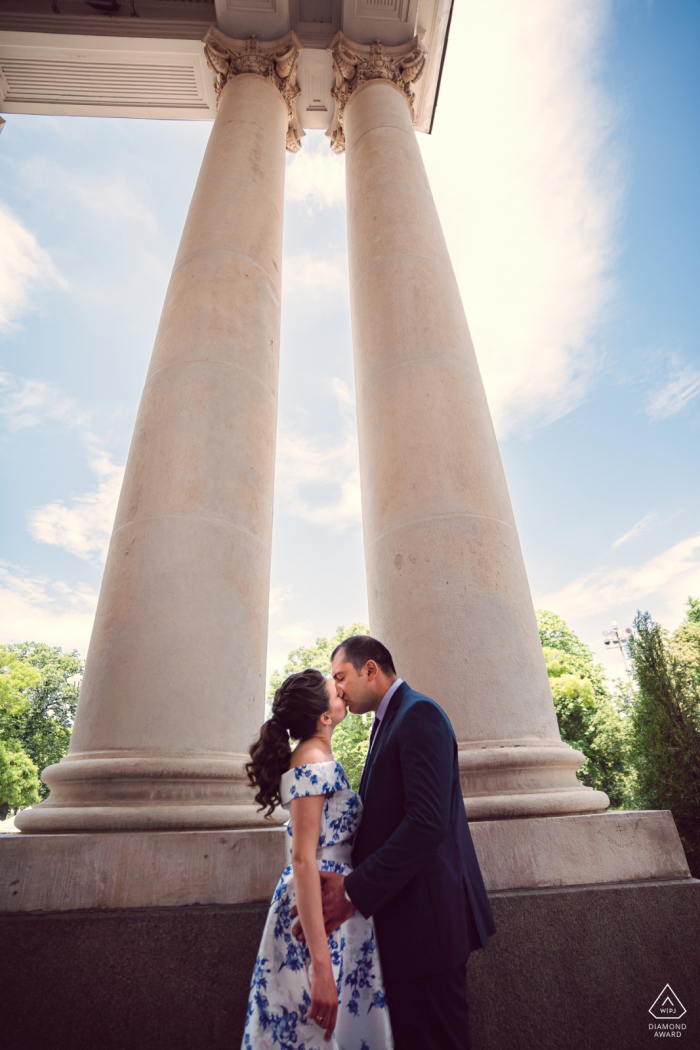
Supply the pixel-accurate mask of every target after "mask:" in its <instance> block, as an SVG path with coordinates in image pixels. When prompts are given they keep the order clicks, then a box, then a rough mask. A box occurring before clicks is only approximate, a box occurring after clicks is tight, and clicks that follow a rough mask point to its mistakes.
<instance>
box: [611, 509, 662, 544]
mask: <svg viewBox="0 0 700 1050" xmlns="http://www.w3.org/2000/svg"><path fill="white" fill-rule="evenodd" d="M657 518H658V514H647V515H645V516H644V517H643V518H641V519H640V520H639V521H638V522H637V523H636V524H635V525H633V526H632V528H631V529H630V530H629V532H626V533H625V534H624V535H623V536H620V537H618V539H616V540H615V542H614V543H613V545H612V546H613V547H621V546H622V544H623V543H628V542H629V541H630V540H633V539H636V538H637V536H639V535H641V533H642V532H646V530H647V529H648V528H649V526H650V525H651V524H652V522H654V521H656V519H657Z"/></svg>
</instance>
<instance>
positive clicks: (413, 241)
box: [330, 34, 608, 820]
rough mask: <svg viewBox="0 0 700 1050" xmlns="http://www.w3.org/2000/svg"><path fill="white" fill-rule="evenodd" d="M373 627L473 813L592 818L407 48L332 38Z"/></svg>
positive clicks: (592, 802) (415, 65)
mask: <svg viewBox="0 0 700 1050" xmlns="http://www.w3.org/2000/svg"><path fill="white" fill-rule="evenodd" d="M330 47H331V51H332V55H333V61H334V66H335V70H336V88H335V98H336V101H337V104H338V105H337V111H336V119H335V122H334V125H333V127H332V128H331V132H330V134H331V138H332V144H333V147H334V148H335V149H336V150H337V151H340V150H342V149H343V148H346V150H347V160H346V177H347V208H348V241H349V251H350V292H351V307H352V325H353V341H354V348H355V375H356V385H357V415H358V426H359V439H360V468H361V479H362V510H363V525H364V536H365V555H366V561H367V581H368V591H369V609H370V622H371V626H372V631H373V633H374V634H376V635H377V637H379V638H380V639H381V640H382V641H383V642H384V643H385V644H386V645H387V646H388V648H389V649H390V650H391V652H392V653H393V655H394V658H395V660H396V663H397V670H398V672H399V674H400V675H401V676H402V677H404V678H406V679H407V681H408V682H409V683H410V684H411V686H413V688H415V689H419V690H421V691H423V692H425V693H427V694H428V695H429V696H431V697H433V698H434V699H435V700H437V701H438V703H440V704H441V706H442V707H443V708H444V709H445V710H446V711H447V713H448V714H449V716H450V719H451V720H452V724H453V726H454V728H455V732H456V734H457V740H458V741H459V749H460V767H461V771H462V787H463V793H464V796H465V806H466V810H467V815H468V816H469V817H470V819H476V820H483V819H492V818H502V817H524V816H540V815H553V814H566V813H581V812H584V813H585V812H595V811H598V810H602V809H605V807H606V806H607V804H608V799H607V796H606V795H605V794H603V793H602V792H598V791H593V790H592V789H590V788H587V787H584V785H582V784H581V783H579V781H578V780H577V778H576V769H577V768H578V767H579V766H580V765H581V764H582V762H583V755H582V754H581V753H580V752H578V751H574V750H573V749H572V748H570V747H569V746H568V745H567V744H565V743H563V742H562V741H561V739H560V736H559V731H558V726H557V720H556V715H555V712H554V705H553V703H552V696H551V691H550V688H549V681H548V678H547V672H546V668H545V664H544V659H543V655H542V648H541V645H540V640H539V634H538V630H537V624H536V621H535V615H534V611H533V606H532V600H531V597H530V591H529V587H528V581H527V577H526V573H525V566H524V563H523V559H522V554H521V551H520V545H519V541H518V535H517V531H516V528H515V522H514V520H513V513H512V510H511V505H510V500H509V497H508V491H507V487H506V482H505V477H504V474H503V469H502V466H501V461H500V456H499V452H498V446H497V443H496V438H495V435H494V431H493V426H492V424H491V419H490V415H489V410H488V405H487V403H486V397H485V394H484V390H483V386H482V382H481V378H480V375H479V369H478V366H477V362H476V357H475V354H474V349H473V346H472V342H471V338H470V335H469V329H468V327H467V322H466V319H465V316H464V310H463V307H462V302H461V299H460V294H459V290H458V287H457V283H456V280H455V276H454V273H453V270H452V266H451V263H450V259H449V256H448V253H447V248H446V245H445V241H444V237H443V234H442V229H441V227H440V222H439V219H438V215H437V211H436V208H435V204H434V202H433V199H432V195H431V192H430V187H429V185H428V180H427V177H426V174H425V169H424V167H423V162H422V158H421V155H420V150H419V148H418V143H417V141H416V136H415V132H414V129H413V124H412V115H411V100H412V94H411V88H410V84H411V82H412V81H413V80H415V79H417V77H418V76H419V75H420V73H421V70H422V66H423V61H424V59H423V52H422V45H421V44H420V42H419V41H418V40H417V39H415V40H413V41H412V42H411V43H410V44H409V45H407V46H405V47H384V46H383V45H382V44H381V43H379V42H376V43H375V44H373V45H371V46H363V45H359V44H354V43H352V42H351V41H349V40H347V39H346V38H345V37H343V36H342V34H339V35H338V37H336V39H335V40H334V41H333V43H332V44H331V45H330Z"/></svg>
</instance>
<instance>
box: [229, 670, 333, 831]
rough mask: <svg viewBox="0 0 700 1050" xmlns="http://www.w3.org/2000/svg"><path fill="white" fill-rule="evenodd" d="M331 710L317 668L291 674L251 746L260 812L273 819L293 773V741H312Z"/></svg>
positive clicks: (248, 767)
mask: <svg viewBox="0 0 700 1050" xmlns="http://www.w3.org/2000/svg"><path fill="white" fill-rule="evenodd" d="M329 707H330V701H329V699H328V682H327V680H326V678H325V676H324V675H323V674H321V672H320V671H317V670H316V668H315V667H308V668H307V669H306V670H305V671H299V672H298V674H290V676H289V678H285V680H284V682H282V685H281V686H280V687H279V689H278V690H277V692H276V693H275V698H274V700H273V701H272V716H271V718H268V720H267V722H264V723H263V726H262V729H261V730H260V736H259V737H258V739H257V740H256V741H255V743H254V744H252V745H251V748H250V759H251V760H250V762H248V763H246V767H245V769H246V773H247V774H248V779H249V781H250V783H251V785H252V786H253V787H254V788H257V789H258V790H257V793H256V795H255V801H256V802H257V803H258V805H259V806H260V809H265V808H266V807H267V813H266V814H265V816H266V817H269V816H270V814H271V813H272V812H273V810H274V808H275V806H276V805H278V803H279V801H280V780H281V779H282V774H283V773H286V772H287V770H288V769H289V760H290V757H291V754H292V748H291V745H290V743H289V739H290V737H291V738H292V739H293V740H299V741H301V740H308V739H309V737H311V736H313V735H314V733H315V732H316V726H317V725H318V720H319V718H320V717H321V715H322V714H325V712H326V711H328V709H329Z"/></svg>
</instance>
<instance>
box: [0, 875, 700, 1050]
mask: <svg viewBox="0 0 700 1050" xmlns="http://www.w3.org/2000/svg"><path fill="white" fill-rule="evenodd" d="M492 903H493V908H494V913H495V916H496V922H497V925H498V933H497V935H496V937H495V938H493V940H492V941H491V943H490V945H489V947H488V949H487V950H486V951H483V952H478V953H476V954H475V955H474V956H473V957H472V959H471V960H470V963H469V996H470V1009H471V1035H472V1046H473V1048H474V1050H594V1048H595V1050H606V1048H608V1047H610V1048H615V1050H637V1048H644V1047H650V1046H654V1045H657V1044H656V1039H658V1036H655V1035H654V1032H653V1031H652V1030H650V1029H649V1024H653V1023H654V1020H653V1018H652V1017H651V1016H650V1015H649V1013H648V1009H649V1007H650V1006H651V1004H652V1003H653V1001H654V1000H655V999H656V997H657V995H658V994H659V992H660V991H661V990H662V988H663V987H664V985H666V984H670V985H671V986H672V988H673V989H674V991H675V992H676V994H677V995H678V997H679V998H680V1000H681V1001H682V1003H683V1005H684V1006H685V1008H686V1010H687V1013H686V1015H685V1016H684V1017H683V1018H682V1021H681V1023H683V1024H685V1025H686V1026H687V1027H686V1028H685V1029H684V1030H682V1032H681V1039H682V1040H683V1042H682V1043H681V1044H680V1045H681V1046H682V1047H685V1050H690V1048H697V1047H700V937H699V936H698V935H699V934H700V882H698V881H696V880H676V881H673V882H666V883H658V882H657V883H628V884H621V885H617V886H603V887H601V886H597V887H590V888H587V887H574V888H566V889H559V890H539V891H528V892H511V893H501V894H495V895H494V896H493V898H492ZM266 912H267V905H266V904H265V903H261V904H248V905H229V906H221V907H215V906H203V907H191V908H143V909H133V910H125V911H83V912H77V911H76V912H61V913H58V912H54V913H46V914H38V913H33V914H21V913H20V914H12V915H11V914H8V913H4V914H0V992H1V994H2V1003H1V1005H0V1045H1V1046H2V1047H3V1050H5V1048H7V1050H47V1048H48V1050H224V1048H226V1050H238V1047H239V1046H240V1040H241V1033H242V1027H243V1018H244V1014H245V1005H246V1001H247V993H248V981H249V977H250V972H251V970H252V966H253V962H254V959H255V954H256V949H257V945H258V940H259V937H260V932H261V929H262V925H263V922H264V919H265V915H266ZM676 1038H677V1037H676ZM371 1050H383V1048H381V1047H372V1048H371ZM416 1050H421V1048H419V1047H416Z"/></svg>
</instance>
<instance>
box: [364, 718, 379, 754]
mask: <svg viewBox="0 0 700 1050" xmlns="http://www.w3.org/2000/svg"><path fill="white" fill-rule="evenodd" d="M381 724H382V720H381V718H377V717H376V716H375V718H374V721H373V722H372V730H371V732H370V734H369V748H368V751H367V757H368V758H369V756H370V755H371V754H372V745H373V744H374V738H375V736H376V735H377V733H378V732H379V727H380V725H381Z"/></svg>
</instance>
